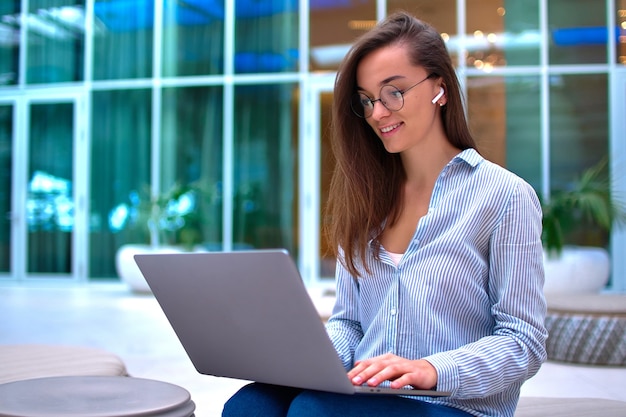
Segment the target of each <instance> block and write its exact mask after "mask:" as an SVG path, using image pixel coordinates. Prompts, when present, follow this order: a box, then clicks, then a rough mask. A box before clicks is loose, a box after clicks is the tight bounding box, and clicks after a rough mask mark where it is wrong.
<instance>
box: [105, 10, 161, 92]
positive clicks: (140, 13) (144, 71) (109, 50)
mask: <svg viewBox="0 0 626 417" xmlns="http://www.w3.org/2000/svg"><path fill="white" fill-rule="evenodd" d="M154 3H155V2H154V1H153V0H139V1H121V0H108V1H96V2H95V3H94V6H93V7H94V14H95V15H94V17H93V79H94V80H118V79H126V78H149V77H151V76H152V54H153V37H154Z"/></svg>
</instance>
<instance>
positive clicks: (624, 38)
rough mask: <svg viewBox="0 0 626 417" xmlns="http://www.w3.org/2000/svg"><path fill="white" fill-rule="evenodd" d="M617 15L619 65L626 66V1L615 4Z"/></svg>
mask: <svg viewBox="0 0 626 417" xmlns="http://www.w3.org/2000/svg"><path fill="white" fill-rule="evenodd" d="M615 7H616V9H617V15H616V18H615V21H616V24H617V33H618V36H617V45H616V46H617V54H616V55H617V63H618V64H622V65H626V0H618V1H616V2H615Z"/></svg>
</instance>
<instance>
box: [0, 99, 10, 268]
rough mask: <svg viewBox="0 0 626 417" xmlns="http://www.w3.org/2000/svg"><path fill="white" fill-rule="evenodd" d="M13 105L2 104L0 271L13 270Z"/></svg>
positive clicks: (0, 144)
mask: <svg viewBox="0 0 626 417" xmlns="http://www.w3.org/2000/svg"><path fill="white" fill-rule="evenodd" d="M12 153H13V106H10V105H2V106H0V272H9V271H11V218H12V217H13V216H12V215H11V201H12V200H11V180H12V175H11V174H12V172H13V171H12V170H13V163H12V159H11V155H12Z"/></svg>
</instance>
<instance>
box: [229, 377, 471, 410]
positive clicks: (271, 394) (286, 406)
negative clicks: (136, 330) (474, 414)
mask: <svg viewBox="0 0 626 417" xmlns="http://www.w3.org/2000/svg"><path fill="white" fill-rule="evenodd" d="M334 416H336V417H368V416H372V417H381V416H384V417H405V416H416V417H418V416H419V417H467V416H470V414H468V413H466V412H464V411H461V410H457V409H455V408H451V407H445V406H443V405H438V404H431V403H428V402H424V401H419V400H415V399H408V398H404V397H397V396H390V395H345V394H334V393H330V392H321V391H309V390H302V389H298V388H289V387H281V386H276V385H268V384H261V383H252V384H249V385H246V386H244V387H243V388H242V389H240V390H239V391H238V392H237V393H235V395H233V396H232V397H231V398H230V399H229V400H228V401H227V402H226V404H225V405H224V411H223V412H222V417H334Z"/></svg>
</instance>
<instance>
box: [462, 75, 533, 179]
mask: <svg viewBox="0 0 626 417" xmlns="http://www.w3.org/2000/svg"><path fill="white" fill-rule="evenodd" d="M467 86H468V89H467V95H468V116H469V123H470V127H471V129H472V132H473V134H474V137H475V139H476V141H477V143H478V149H479V151H480V152H481V154H482V155H483V156H484V157H485V158H487V159H489V160H491V161H493V162H495V163H497V164H499V165H501V166H504V167H506V168H508V169H509V170H511V171H513V172H515V173H517V174H518V175H519V176H521V177H523V178H524V179H526V180H527V181H528V182H530V183H531V184H532V185H533V186H534V187H535V189H537V190H538V189H540V187H541V158H540V156H539V155H541V127H540V126H541V122H540V108H541V107H540V105H539V103H540V94H539V87H540V85H539V78H538V77H536V76H509V77H470V78H468V80H467Z"/></svg>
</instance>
